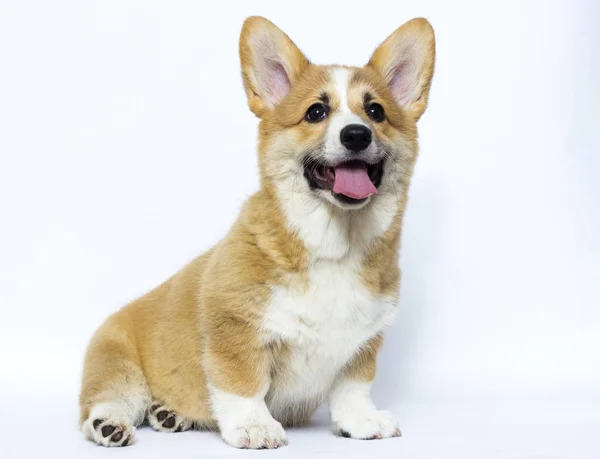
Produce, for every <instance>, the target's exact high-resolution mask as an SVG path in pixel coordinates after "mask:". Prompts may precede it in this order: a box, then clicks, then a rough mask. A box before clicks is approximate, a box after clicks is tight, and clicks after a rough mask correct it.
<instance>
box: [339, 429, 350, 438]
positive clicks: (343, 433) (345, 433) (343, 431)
mask: <svg viewBox="0 0 600 459" xmlns="http://www.w3.org/2000/svg"><path fill="white" fill-rule="evenodd" d="M340 435H341V436H342V437H344V438H352V437H351V436H350V434H349V433H348V432H346V431H345V430H340Z"/></svg>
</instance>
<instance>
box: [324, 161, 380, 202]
mask: <svg viewBox="0 0 600 459" xmlns="http://www.w3.org/2000/svg"><path fill="white" fill-rule="evenodd" d="M333 192H334V193H339V194H343V195H345V196H348V197H350V198H354V199H363V198H366V197H367V196H371V195H372V194H377V188H375V185H373V182H371V179H370V178H369V174H368V172H367V165H366V164H365V163H363V162H362V161H356V162H351V163H344V164H340V165H339V166H336V168H335V182H333Z"/></svg>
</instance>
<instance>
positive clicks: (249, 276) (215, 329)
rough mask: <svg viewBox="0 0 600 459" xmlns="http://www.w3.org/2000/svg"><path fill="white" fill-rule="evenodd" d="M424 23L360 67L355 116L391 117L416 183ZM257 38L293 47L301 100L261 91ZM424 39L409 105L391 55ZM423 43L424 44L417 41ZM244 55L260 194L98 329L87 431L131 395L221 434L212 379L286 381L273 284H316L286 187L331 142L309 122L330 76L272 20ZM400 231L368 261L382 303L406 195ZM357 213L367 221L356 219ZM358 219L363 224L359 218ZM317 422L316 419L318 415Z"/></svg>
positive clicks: (367, 371)
mask: <svg viewBox="0 0 600 459" xmlns="http://www.w3.org/2000/svg"><path fill="white" fill-rule="evenodd" d="M427 28H429V29H430V26H429V24H428V23H427V22H426V21H425V20H413V21H410V22H409V23H407V24H406V25H404V26H403V28H400V29H398V31H396V32H395V33H394V34H392V36H390V37H389V38H388V39H387V40H386V41H385V42H384V43H383V44H382V45H381V47H380V48H378V50H377V51H376V52H375V53H374V54H373V57H372V58H371V60H370V62H369V64H368V65H367V66H365V67H363V68H360V69H358V68H352V69H351V71H352V79H351V82H350V89H349V105H350V107H351V109H352V110H353V111H354V112H355V113H357V114H359V115H360V116H361V117H363V118H365V120H366V121H368V119H367V118H366V115H365V113H364V110H363V108H362V105H363V95H364V93H365V91H368V92H369V93H370V94H371V95H372V97H373V99H374V100H375V101H377V102H378V103H380V104H381V105H382V106H383V107H384V109H385V112H386V115H387V117H388V119H387V121H386V122H385V123H381V124H378V125H373V129H374V130H375V133H376V135H377V136H378V137H379V138H380V139H381V140H382V142H387V143H388V144H390V145H393V144H396V143H398V142H399V141H401V142H403V143H404V145H407V146H408V147H407V151H411V156H410V157H406V158H403V160H404V163H403V164H402V165H403V167H404V168H405V170H406V172H405V174H406V177H405V179H406V180H407V181H408V179H409V177H410V174H411V173H412V166H413V164H414V161H415V160H416V152H417V130H416V124H415V123H416V120H417V119H418V118H419V117H420V116H421V114H422V113H423V111H424V109H425V106H426V103H427V98H428V93H429V84H430V81H431V76H432V73H433V60H434V55H433V34H432V32H428V31H425V32H423V30H422V29H427ZM259 33H263V34H265V33H266V34H268V35H269V36H271V37H275V39H276V40H277V41H278V43H279V44H280V46H281V47H282V48H283V49H285V59H284V63H285V66H286V71H287V72H288V75H289V78H290V82H291V84H292V90H291V92H290V93H289V94H288V96H287V97H286V98H285V99H283V100H282V102H281V103H280V104H278V105H277V106H272V105H270V104H269V103H268V102H267V101H266V99H265V95H264V94H262V93H261V88H260V87H259V85H258V84H257V77H256V67H255V65H256V56H255V54H254V53H255V47H254V46H253V40H256V37H257V36H258V34H259ZM406 33H410V34H413V35H415V36H416V37H421V38H418V39H417V41H418V42H419V43H420V44H421V45H422V46H424V47H425V48H424V49H425V50H424V51H423V52H424V53H425V54H424V55H426V59H427V62H428V65H427V66H426V67H425V73H424V74H423V75H422V76H421V81H422V88H421V96H420V98H419V99H418V100H417V101H415V102H414V104H412V105H411V106H410V107H406V108H403V107H400V106H399V105H398V104H397V102H396V101H395V100H394V97H393V96H392V94H391V92H390V89H389V87H388V85H387V83H386V78H387V76H388V74H389V71H390V69H388V68H387V67H386V63H387V62H388V61H389V60H390V57H389V54H390V53H391V52H393V51H394V49H395V48H396V47H397V46H399V45H398V44H397V43H396V41H397V39H398V36H402V37H403V36H404V35H405V34H406ZM419 40H420V41H419ZM240 57H241V64H242V75H243V80H244V87H245V89H246V93H247V96H248V103H249V106H250V109H251V110H252V111H253V112H254V113H255V114H256V115H257V116H259V117H260V118H261V122H260V128H259V135H260V137H259V140H260V141H259V159H260V161H259V163H260V173H261V186H260V190H259V191H258V192H257V193H256V194H255V195H253V196H252V197H251V198H250V199H249V200H248V201H247V202H246V203H245V205H244V207H243V209H242V211H241V213H240V216H239V218H238V220H237V221H236V223H235V224H234V225H233V227H232V228H231V229H230V231H229V233H228V234H227V235H226V236H225V237H224V238H223V239H222V240H221V241H220V242H219V243H218V244H217V245H216V246H215V247H213V248H212V249H211V250H209V251H208V252H206V253H205V254H203V255H202V256H200V257H198V258H196V259H195V260H194V261H192V262H191V263H190V264H189V265H187V266H186V267H184V268H183V269H182V270H181V271H180V272H179V273H177V274H176V275H174V276H173V277H172V278H170V279H169V280H167V281H166V282H165V283H164V284H162V285H160V286H159V287H157V288H155V289H154V290H152V291H151V292H149V293H148V294H146V295H144V296H143V297H141V298H140V299H138V300H136V301H134V302H132V303H131V304H129V305H127V306H126V307H124V308H123V309H121V310H120V311H119V312H117V313H115V314H113V315H112V316H111V317H109V318H108V319H107V321H106V322H105V323H104V324H103V325H102V326H101V327H100V328H99V329H98V331H97V332H96V334H95V335H94V337H93V339H92V340H91V342H90V344H89V348H88V351H87V354H86V358H85V368H84V375H83V384H82V390H81V395H80V403H81V422H84V421H85V420H86V419H87V418H88V416H89V414H90V410H91V409H92V408H93V406H94V405H95V404H97V403H100V402H104V401H112V400H124V399H127V397H132V396H136V397H142V398H144V399H145V398H147V399H148V401H149V402H150V401H151V400H153V399H157V400H161V401H163V402H164V403H165V404H167V405H168V406H169V408H170V409H171V410H174V411H176V412H178V413H180V414H181V415H183V416H184V417H186V418H188V419H191V420H194V421H197V422H198V423H200V424H201V425H204V426H206V427H214V426H215V423H214V419H213V416H212V414H211V410H210V406H209V395H208V389H207V380H210V382H211V384H213V385H214V386H216V387H218V388H220V389H222V390H224V391H227V392H231V393H234V394H237V395H240V396H248V397H251V396H253V395H255V394H257V393H258V392H259V391H260V389H261V388H262V387H263V386H264V385H265V384H267V383H268V382H269V381H271V380H276V378H273V377H272V376H273V374H274V373H276V372H278V371H283V370H282V369H284V368H285V359H286V358H288V352H287V348H286V343H282V342H268V340H265V338H264V336H262V335H261V332H260V322H261V320H262V317H263V315H264V313H265V309H266V307H267V304H268V302H269V298H270V295H271V289H272V288H273V286H284V287H286V288H290V289H295V290H297V291H303V290H305V289H306V288H307V286H308V282H309V281H308V270H309V265H310V262H311V255H310V253H309V251H308V250H307V248H306V247H305V245H304V243H303V241H302V240H301V238H300V237H299V236H298V235H297V234H296V232H295V231H293V230H292V229H291V228H290V226H289V224H288V222H287V221H286V217H285V215H284V212H283V210H282V206H281V202H280V201H279V198H278V194H277V183H278V182H279V181H280V180H282V177H283V176H284V174H286V173H288V172H287V171H285V170H284V167H283V164H284V161H285V160H289V159H290V158H293V157H294V155H295V153H294V151H296V150H294V149H293V148H291V147H290V149H289V151H288V150H286V149H285V148H283V149H281V148H280V149H275V148H273V145H274V142H278V144H284V145H290V146H297V145H302V146H303V148H311V147H312V146H316V145H318V144H319V143H320V142H321V141H322V139H323V136H324V135H325V132H326V130H327V123H326V122H324V123H321V124H307V123H305V122H303V117H304V113H305V112H306V110H307V108H308V107H309V106H310V105H311V104H313V103H315V102H316V101H318V98H319V97H320V95H321V94H322V93H323V92H329V93H331V94H332V98H331V101H330V103H331V106H332V110H334V111H335V110H336V104H337V103H338V101H337V100H336V98H335V93H334V91H333V90H331V86H332V84H333V83H332V80H331V71H332V69H333V68H335V67H332V66H316V65H313V64H311V63H309V61H308V60H307V59H306V58H305V57H304V56H303V55H302V53H301V52H300V51H299V50H298V49H297V48H296V46H295V45H294V44H293V43H292V42H291V40H290V39H289V38H288V37H287V35H285V34H284V33H283V32H281V31H280V30H279V29H277V28H276V27H275V26H274V25H273V24H272V23H270V22H269V21H267V20H266V19H263V18H249V19H248V20H247V21H246V22H245V24H244V27H243V29H242V33H241V38H240ZM397 198H398V200H397V212H396V216H395V217H394V219H393V221H392V224H391V225H390V227H389V228H388V229H387V231H386V232H385V233H384V234H383V236H381V237H379V238H378V239H377V240H376V241H374V242H373V243H372V244H371V245H370V246H369V247H368V249H366V251H365V253H364V257H363V263H362V270H361V276H362V280H363V283H364V285H365V286H366V287H367V288H368V290H369V291H370V292H372V293H373V294H374V295H391V296H394V297H396V298H397V297H398V289H399V279H400V270H399V268H398V250H399V247H400V231H401V225H402V216H403V213H404V209H405V205H406V196H405V195H404V194H402V195H398V196H397ZM357 215H359V214H357ZM357 218H358V217H357ZM381 343H382V336H381V335H377V336H373V337H372V339H371V340H370V341H369V342H368V343H367V345H366V346H364V347H363V348H362V349H361V350H359V351H358V353H357V354H356V355H355V357H354V358H353V359H352V360H351V361H350V362H349V363H348V365H347V366H346V370H345V373H346V375H348V376H349V377H351V378H356V379H357V380H360V381H371V380H372V379H373V378H374V376H375V361H376V356H377V352H378V350H379V348H380V346H381ZM309 414H310V413H309Z"/></svg>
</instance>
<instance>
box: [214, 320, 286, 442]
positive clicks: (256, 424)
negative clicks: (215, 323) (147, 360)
mask: <svg viewBox="0 0 600 459" xmlns="http://www.w3.org/2000/svg"><path fill="white" fill-rule="evenodd" d="M204 357H205V358H204V367H205V371H206V374H207V379H208V388H209V392H210V403H211V409H212V413H213V416H214V417H215V419H216V421H217V423H218V425H219V429H220V431H221V436H222V437H223V439H224V440H225V441H226V442H227V443H228V444H230V445H231V446H235V447H236V448H252V449H262V448H269V449H270V448H278V447H280V446H283V445H286V444H287V437H286V434H285V431H284V430H283V427H282V426H281V424H280V423H279V422H278V421H276V420H275V419H274V418H273V416H271V413H270V412H269V409H268V408H267V405H266V403H265V395H266V394H267V392H268V390H269V385H270V370H271V363H272V352H271V351H270V350H269V349H265V348H264V347H263V346H262V345H261V344H260V342H259V339H257V338H256V336H254V334H253V332H252V330H251V329H249V327H248V324H247V323H244V322H242V321H236V320H230V321H227V326H226V327H225V326H223V325H222V326H220V327H219V330H218V333H214V334H213V335H212V336H211V337H209V340H208V343H207V347H206V353H205V356H204Z"/></svg>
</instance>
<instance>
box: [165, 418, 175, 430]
mask: <svg viewBox="0 0 600 459" xmlns="http://www.w3.org/2000/svg"><path fill="white" fill-rule="evenodd" d="M163 427H166V428H167V429H172V428H173V427H175V417H174V416H169V417H168V418H167V420H166V421H165V422H163Z"/></svg>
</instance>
